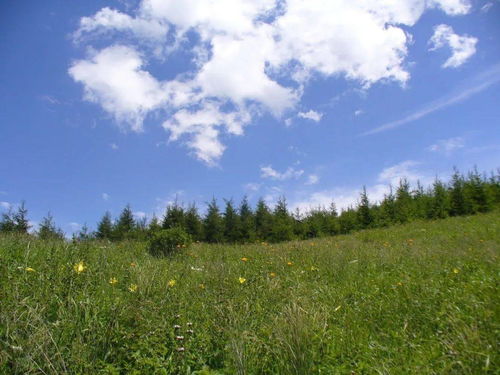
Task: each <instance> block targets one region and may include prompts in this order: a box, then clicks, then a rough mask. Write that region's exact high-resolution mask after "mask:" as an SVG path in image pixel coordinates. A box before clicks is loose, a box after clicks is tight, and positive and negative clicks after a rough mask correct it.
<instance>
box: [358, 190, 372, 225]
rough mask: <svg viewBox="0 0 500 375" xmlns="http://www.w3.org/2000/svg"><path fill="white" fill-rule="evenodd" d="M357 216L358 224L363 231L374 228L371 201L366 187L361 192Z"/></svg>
mask: <svg viewBox="0 0 500 375" xmlns="http://www.w3.org/2000/svg"><path fill="white" fill-rule="evenodd" d="M357 216H358V224H359V227H360V228H361V229H366V228H370V227H372V226H373V215H372V212H371V209H370V201H369V200H368V195H367V194H366V187H365V186H363V191H362V192H361V197H360V202H359V205H358V211H357Z"/></svg>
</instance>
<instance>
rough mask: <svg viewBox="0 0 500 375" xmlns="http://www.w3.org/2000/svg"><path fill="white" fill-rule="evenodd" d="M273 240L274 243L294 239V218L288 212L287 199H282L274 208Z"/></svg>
mask: <svg viewBox="0 0 500 375" xmlns="http://www.w3.org/2000/svg"><path fill="white" fill-rule="evenodd" d="M271 239H272V241H274V242H281V241H290V240H291V239H293V225H292V217H291V216H290V214H289V212H288V207H287V204H286V199H285V197H280V198H279V199H278V202H277V203H276V206H275V207H274V212H273V220H272V226H271Z"/></svg>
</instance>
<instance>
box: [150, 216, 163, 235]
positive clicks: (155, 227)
mask: <svg viewBox="0 0 500 375" xmlns="http://www.w3.org/2000/svg"><path fill="white" fill-rule="evenodd" d="M160 229H161V225H160V221H159V220H158V217H156V215H155V214H153V217H152V218H151V222H150V223H149V227H148V231H149V233H155V232H158V231H159V230H160Z"/></svg>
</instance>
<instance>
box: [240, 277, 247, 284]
mask: <svg viewBox="0 0 500 375" xmlns="http://www.w3.org/2000/svg"><path fill="white" fill-rule="evenodd" d="M238 281H239V282H240V284H243V283H244V282H245V281H247V279H245V278H244V277H240V278H239V279H238Z"/></svg>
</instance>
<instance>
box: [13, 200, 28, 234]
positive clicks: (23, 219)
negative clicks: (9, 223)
mask: <svg viewBox="0 0 500 375" xmlns="http://www.w3.org/2000/svg"><path fill="white" fill-rule="evenodd" d="M13 218H14V231H15V232H17V233H23V234H26V233H28V230H29V229H30V227H31V225H30V224H29V220H28V210H27V209H26V207H25V205H24V201H22V202H21V205H20V206H19V207H18V208H17V212H16V213H15V214H14V217H13Z"/></svg>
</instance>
